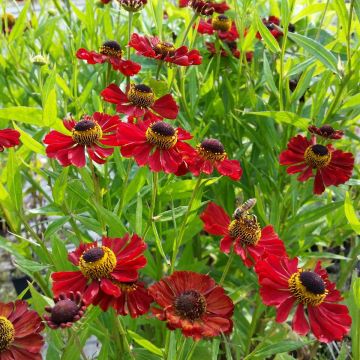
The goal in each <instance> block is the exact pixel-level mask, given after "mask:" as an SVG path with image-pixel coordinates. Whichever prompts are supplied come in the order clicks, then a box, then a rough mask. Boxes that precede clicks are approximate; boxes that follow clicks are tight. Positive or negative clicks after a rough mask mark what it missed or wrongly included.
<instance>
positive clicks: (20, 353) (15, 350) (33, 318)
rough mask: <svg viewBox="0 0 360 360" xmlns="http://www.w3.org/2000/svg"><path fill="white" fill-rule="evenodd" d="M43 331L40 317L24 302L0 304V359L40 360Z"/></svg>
mask: <svg viewBox="0 0 360 360" xmlns="http://www.w3.org/2000/svg"><path fill="white" fill-rule="evenodd" d="M43 329H44V324H43V323H42V322H41V318H40V316H39V315H38V314H37V313H36V312H35V311H32V310H29V307H28V305H27V303H26V302H25V301H23V300H16V301H15V302H9V303H2V302H0V359H1V360H41V359H42V356H41V353H40V351H41V348H42V347H43V345H44V340H43V337H42V336H41V335H40V332H41V331H42V330H43Z"/></svg>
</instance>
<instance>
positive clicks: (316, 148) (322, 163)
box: [304, 144, 331, 169]
mask: <svg viewBox="0 0 360 360" xmlns="http://www.w3.org/2000/svg"><path fill="white" fill-rule="evenodd" d="M304 159H305V162H306V164H307V165H309V166H311V167H312V168H314V169H321V168H324V167H326V166H328V165H329V163H330V161H331V153H330V152H329V150H328V148H327V147H326V146H324V145H320V144H315V145H311V146H309V147H308V148H307V149H306V150H305V154H304Z"/></svg>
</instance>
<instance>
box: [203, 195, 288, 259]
mask: <svg viewBox="0 0 360 360" xmlns="http://www.w3.org/2000/svg"><path fill="white" fill-rule="evenodd" d="M200 219H201V220H202V221H203V223H204V230H205V231H206V232H208V233H209V234H212V235H218V236H222V239H221V242H220V251H221V252H224V253H226V254H228V253H229V252H230V250H231V247H232V246H233V247H234V251H235V253H236V254H237V255H239V256H240V257H241V259H242V261H243V262H244V264H245V265H246V266H252V265H253V264H254V263H255V264H256V263H257V261H258V260H260V259H264V258H265V257H267V256H268V255H270V254H272V255H277V256H285V255H286V250H285V247H284V244H283V242H282V241H281V240H280V239H279V237H278V235H277V234H276V232H275V231H274V228H273V227H272V226H271V225H268V226H265V227H264V228H262V229H261V227H260V225H259V223H258V221H257V219H256V217H255V216H254V215H252V214H249V213H248V212H247V211H245V212H244V213H243V214H242V215H241V216H234V219H233V220H231V218H230V216H229V215H228V214H227V213H226V212H225V211H224V209H223V208H222V207H220V206H218V205H216V204H215V203H213V202H210V203H209V204H208V206H207V207H206V209H205V210H204V212H203V213H202V214H201V215H200Z"/></svg>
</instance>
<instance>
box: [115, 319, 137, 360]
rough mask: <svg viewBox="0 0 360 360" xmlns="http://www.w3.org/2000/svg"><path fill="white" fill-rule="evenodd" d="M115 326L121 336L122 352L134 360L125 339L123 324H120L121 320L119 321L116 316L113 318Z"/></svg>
mask: <svg viewBox="0 0 360 360" xmlns="http://www.w3.org/2000/svg"><path fill="white" fill-rule="evenodd" d="M115 324H116V327H117V330H118V331H119V334H120V336H121V340H122V344H123V346H124V350H125V351H126V352H127V353H128V354H129V356H130V358H131V359H134V360H135V357H134V355H133V354H132V352H131V348H130V344H129V342H128V339H127V337H126V331H125V329H124V326H123V324H122V323H121V320H120V318H119V316H117V315H116V316H115Z"/></svg>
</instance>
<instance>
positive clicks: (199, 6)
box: [189, 0, 214, 16]
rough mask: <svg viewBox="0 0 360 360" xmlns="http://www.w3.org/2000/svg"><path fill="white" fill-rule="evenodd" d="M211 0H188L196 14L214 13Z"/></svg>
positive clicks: (208, 14) (207, 14) (209, 14)
mask: <svg viewBox="0 0 360 360" xmlns="http://www.w3.org/2000/svg"><path fill="white" fill-rule="evenodd" d="M212 5H213V4H212V3H211V2H207V1H203V0H190V1H189V6H190V7H192V9H193V10H194V11H195V13H196V14H198V15H204V16H211V15H212V14H213V13H214V8H213V6H212Z"/></svg>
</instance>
